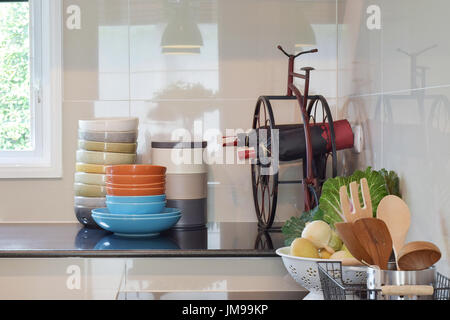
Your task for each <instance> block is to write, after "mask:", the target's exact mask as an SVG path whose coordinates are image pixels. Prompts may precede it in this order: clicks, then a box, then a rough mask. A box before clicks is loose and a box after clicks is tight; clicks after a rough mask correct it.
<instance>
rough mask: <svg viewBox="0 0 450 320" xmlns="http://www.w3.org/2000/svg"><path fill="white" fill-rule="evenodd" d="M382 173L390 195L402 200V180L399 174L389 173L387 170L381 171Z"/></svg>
mask: <svg viewBox="0 0 450 320" xmlns="http://www.w3.org/2000/svg"><path fill="white" fill-rule="evenodd" d="M380 173H381V175H382V176H383V178H384V181H385V183H386V188H387V190H388V193H389V194H392V195H395V196H398V197H400V198H401V197H402V195H401V193H400V179H399V177H398V175H397V173H395V171H387V170H386V169H381V170H380Z"/></svg>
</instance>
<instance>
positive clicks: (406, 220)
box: [377, 195, 411, 270]
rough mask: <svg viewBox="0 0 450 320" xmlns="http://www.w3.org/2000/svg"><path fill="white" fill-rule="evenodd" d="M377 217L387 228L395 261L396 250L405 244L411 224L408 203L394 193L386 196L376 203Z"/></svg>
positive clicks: (398, 267) (396, 256)
mask: <svg viewBox="0 0 450 320" xmlns="http://www.w3.org/2000/svg"><path fill="white" fill-rule="evenodd" d="M377 218H378V219H381V220H383V221H384V222H385V223H386V225H387V227H388V229H389V233H390V234H391V237H392V242H393V246H394V255H395V261H396V263H397V258H398V252H399V251H400V250H401V248H402V247H403V246H404V244H405V239H406V235H407V234H408V230H409V226H410V225H411V213H410V212H409V208H408V205H407V204H406V203H405V202H404V201H403V200H402V199H401V198H399V197H397V196H395V195H389V196H386V197H384V198H383V199H381V201H380V203H379V204H378V208H377ZM399 269H400V266H399V265H398V263H397V270H399Z"/></svg>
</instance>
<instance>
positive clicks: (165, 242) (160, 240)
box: [94, 230, 180, 250]
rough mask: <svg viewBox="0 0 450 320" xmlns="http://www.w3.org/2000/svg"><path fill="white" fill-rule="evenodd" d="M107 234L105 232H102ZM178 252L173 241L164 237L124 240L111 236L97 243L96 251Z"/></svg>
mask: <svg viewBox="0 0 450 320" xmlns="http://www.w3.org/2000/svg"><path fill="white" fill-rule="evenodd" d="M101 232H105V231H103V230H102V231H101ZM152 249H153V250H155V249H156V250H176V249H180V247H178V245H177V244H176V243H174V242H173V241H172V240H171V239H169V238H167V237H163V236H155V237H149V238H124V237H120V236H117V235H115V234H109V235H107V236H106V237H103V238H102V239H101V240H100V241H99V242H97V244H96V246H95V247H94V250H152Z"/></svg>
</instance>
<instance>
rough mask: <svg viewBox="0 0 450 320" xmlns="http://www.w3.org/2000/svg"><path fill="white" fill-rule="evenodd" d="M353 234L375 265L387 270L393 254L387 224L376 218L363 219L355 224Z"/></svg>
mask: <svg viewBox="0 0 450 320" xmlns="http://www.w3.org/2000/svg"><path fill="white" fill-rule="evenodd" d="M353 232H354V234H355V237H356V238H357V239H358V241H359V243H360V245H361V246H362V247H363V248H364V249H365V250H366V251H367V253H368V254H369V255H370V257H371V258H372V260H373V264H375V265H377V266H378V267H380V269H382V270H387V266H388V262H389V257H390V256H391V253H392V238H391V235H390V234H389V230H388V228H387V226H386V223H384V221H383V220H380V219H376V218H361V219H358V220H356V221H354V222H353Z"/></svg>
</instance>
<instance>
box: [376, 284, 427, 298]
mask: <svg viewBox="0 0 450 320" xmlns="http://www.w3.org/2000/svg"><path fill="white" fill-rule="evenodd" d="M433 292H434V288H433V287H432V286H425V285H404V286H382V287H381V293H382V294H383V295H386V296H432V295H433Z"/></svg>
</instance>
